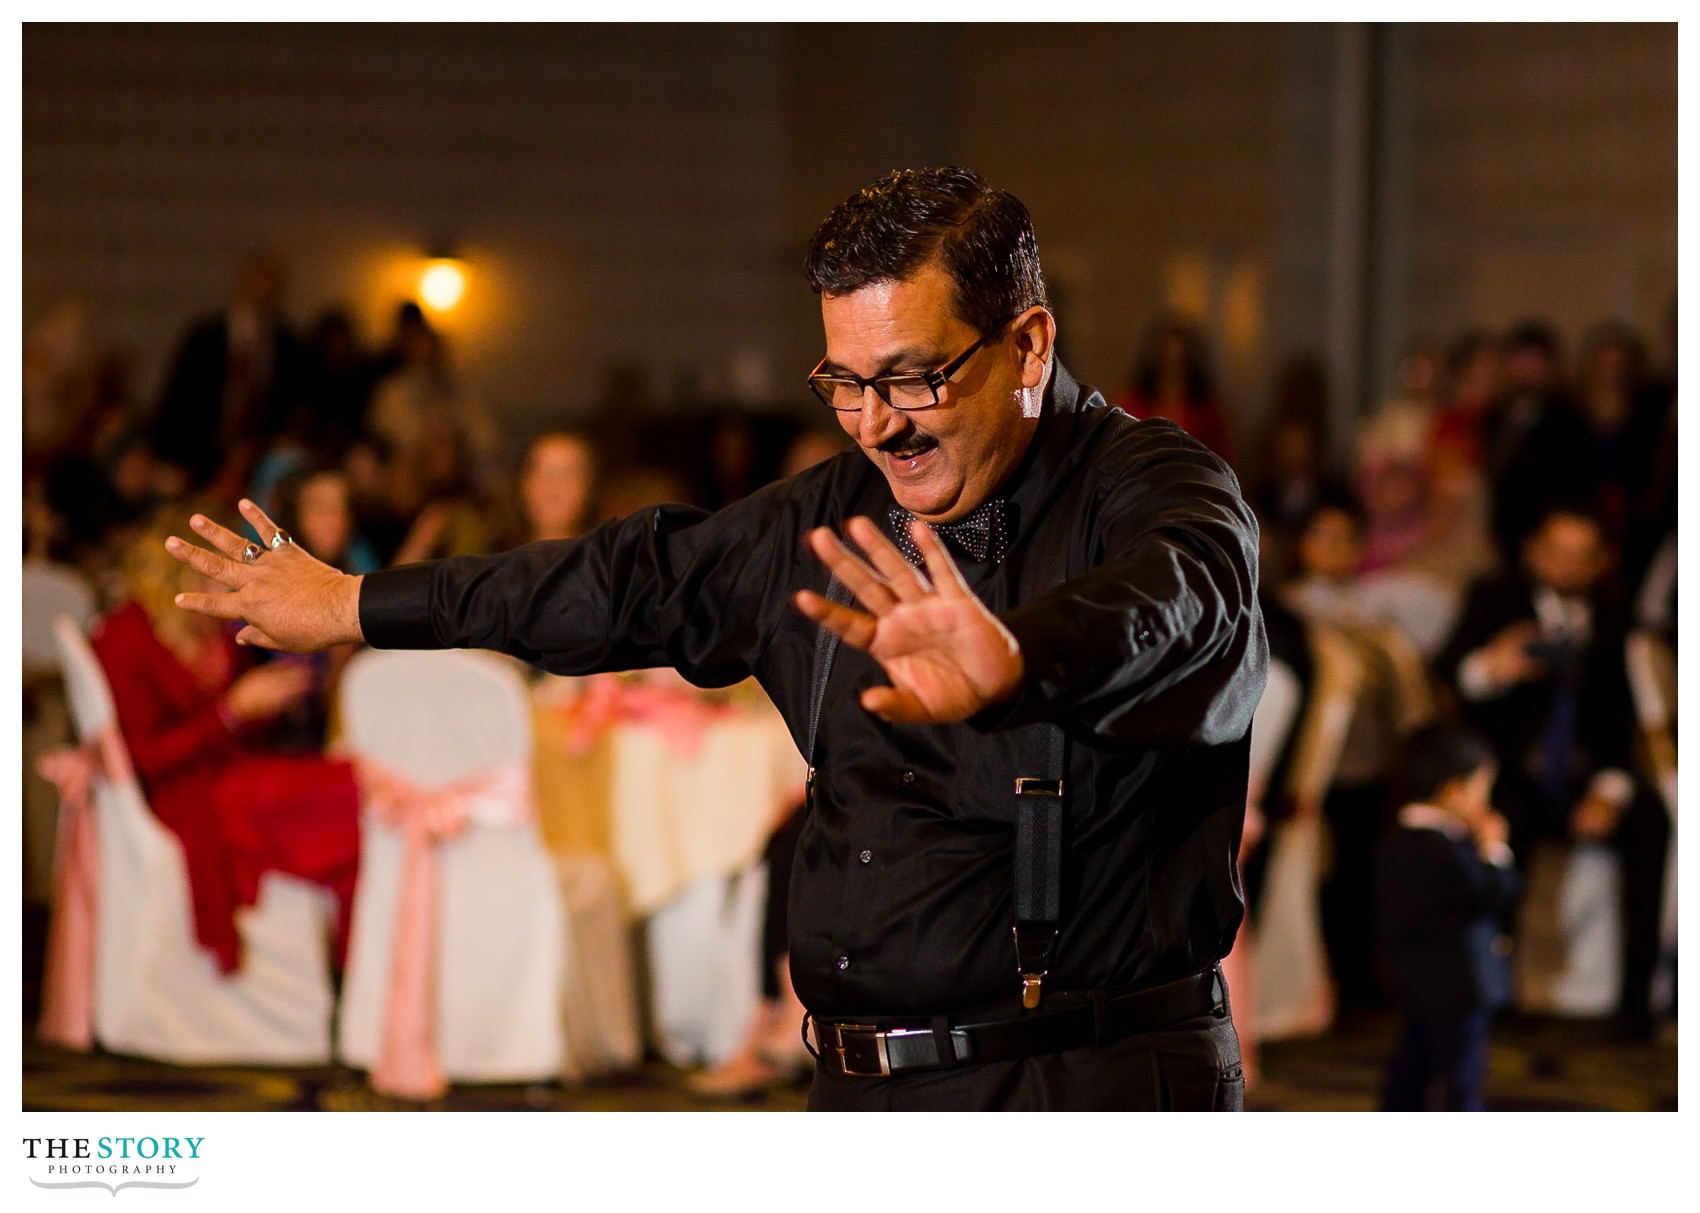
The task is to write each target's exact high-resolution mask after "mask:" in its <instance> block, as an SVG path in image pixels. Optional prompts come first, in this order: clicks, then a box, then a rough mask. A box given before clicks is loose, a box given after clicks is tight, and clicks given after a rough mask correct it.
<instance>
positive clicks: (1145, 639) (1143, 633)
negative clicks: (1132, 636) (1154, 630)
mask: <svg viewBox="0 0 1700 1213" xmlns="http://www.w3.org/2000/svg"><path fill="white" fill-rule="evenodd" d="M1139 643H1140V644H1150V643H1151V629H1150V628H1140V629H1139Z"/></svg>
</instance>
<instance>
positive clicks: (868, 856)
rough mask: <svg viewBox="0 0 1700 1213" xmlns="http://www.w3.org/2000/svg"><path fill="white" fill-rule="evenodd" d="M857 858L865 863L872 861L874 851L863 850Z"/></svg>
mask: <svg viewBox="0 0 1700 1213" xmlns="http://www.w3.org/2000/svg"><path fill="white" fill-rule="evenodd" d="M857 858H858V859H860V860H861V861H862V862H863V863H872V862H873V861H874V853H873V852H872V851H863V852H862V853H861V854H860V855H858V856H857Z"/></svg>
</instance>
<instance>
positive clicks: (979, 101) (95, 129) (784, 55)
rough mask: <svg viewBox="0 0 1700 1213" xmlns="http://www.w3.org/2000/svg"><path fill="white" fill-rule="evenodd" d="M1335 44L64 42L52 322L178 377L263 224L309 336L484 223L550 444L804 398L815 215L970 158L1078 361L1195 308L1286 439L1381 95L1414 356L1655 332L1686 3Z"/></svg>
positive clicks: (1231, 379)
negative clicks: (618, 414)
mask: <svg viewBox="0 0 1700 1213" xmlns="http://www.w3.org/2000/svg"><path fill="white" fill-rule="evenodd" d="M1338 34H1339V31H1336V30H1331V29H1330V28H1329V27H1317V26H1184V27H1169V26H1132V27H1130V26H1116V27H1098V26H1081V25H1058V26H1016V27H1012V26H995V25H985V26H961V27H952V26H913V27H905V28H903V29H902V30H900V31H899V30H893V29H891V28H888V27H879V26H830V25H810V26H791V27H772V26H756V27H744V26H712V27H678V26H666V25H656V26H646V27H629V28H628V27H619V26H614V27H608V26H600V27H567V28H544V29H535V28H526V29H502V28H495V29H485V28H474V29H455V28H445V27H429V26H421V27H406V26H402V27H381V28H380V27H369V26H353V27H313V26H300V27H284V28H275V27H253V26H246V27H231V28H208V27H189V28H185V27H113V26H76V27H69V26H29V27H27V28H26V30H25V36H24V89H23V96H24V122H23V147H24V224H23V244H24V272H23V290H24V297H23V303H24V317H25V323H26V324H28V323H30V322H32V321H34V320H36V319H38V318H39V317H40V316H42V315H43V314H44V313H45V312H46V311H47V309H48V308H49V307H51V306H52V305H53V304H54V302H55V301H57V300H60V299H63V298H77V299H80V300H82V301H83V302H84V303H85V304H86V306H87V308H88V311H89V315H90V318H91V323H92V326H93V328H94V333H95V336H96V338H97V339H98V340H100V341H103V342H104V341H109V340H110V341H117V342H121V343H122V344H124V345H125V346H126V347H128V348H129V349H130V350H131V351H132V353H133V355H134V358H135V362H136V366H137V370H138V385H139V386H140V387H141V388H142V393H143V395H144V396H146V397H150V398H151V395H152V392H153V390H154V385H155V382H156V376H157V374H158V372H159V370H160V368H161V363H162V361H163V359H164V358H165V357H166V355H167V353H168V351H169V349H170V346H171V344H172V342H173V341H174V340H175V338H176V336H177V334H178V333H179V332H180V331H181V330H182V328H183V326H184V325H185V323H186V322H187V321H188V319H189V318H190V317H191V316H192V315H193V314H195V313H196V312H198V311H201V310H204V309H206V308H209V307H211V306H213V305H215V304H216V303H217V302H218V301H219V300H220V299H221V297H222V296H223V294H224V292H225V290H226V289H227V283H228V280H229V277H230V274H231V271H232V268H233V267H234V265H235V263H236V262H237V260H238V259H239V258H240V257H241V255H242V254H243V253H244V252H245V251H246V250H248V249H250V248H253V247H255V246H257V245H268V246H271V247H273V248H275V249H276V250H277V251H279V252H280V253H281V254H282V255H283V256H284V257H285V258H286V259H287V261H288V263H289V264H290V266H291V268H292V270H293V281H292V290H291V302H292V305H293V307H292V310H293V312H294V315H295V316H296V317H297V319H298V320H300V321H302V322H305V321H306V320H307V319H309V318H310V316H311V313H312V312H313V311H314V310H316V308H317V307H318V306H320V305H321V304H324V303H327V302H330V301H334V300H343V301H347V302H349V303H351V304H352V305H354V306H355V307H356V309H357V310H358V312H359V313H360V315H361V318H362V319H363V321H364V323H365V326H366V329H367V332H368V335H369V336H373V337H375V336H377V335H378V332H379V330H380V327H381V325H382V324H384V323H385V322H386V318H387V314H388V311H389V309H390V308H391V307H392V306H393V303H394V300H395V299H396V297H397V295H398V293H399V292H400V291H402V290H405V289H406V288H407V286H408V285H409V284H410V282H411V275H412V273H413V272H414V269H415V268H416V264H417V258H418V257H419V256H420V255H422V254H423V253H424V252H425V250H426V246H427V244H428V242H430V241H432V240H434V239H437V238H439V237H443V236H447V237H453V238H455V239H457V240H458V241H459V247H460V249H461V251H462V252H463V253H464V255H465V256H466V257H467V258H468V261H469V265H470V267H471V272H472V275H473V279H472V292H471V294H470V295H469V298H468V302H467V304H466V306H465V309H464V313H463V314H462V315H461V316H459V317H458V318H457V320H456V321H455V327H454V336H455V338H456V342H457V345H458V348H459V350H460V353H461V362H462V365H463V367H464V369H465V371H466V373H467V375H468V378H469V379H470V380H471V382H472V383H473V384H474V386H475V387H476V388H477V389H478V391H479V392H480V394H482V395H483V396H485V397H486V398H487V399H488V400H490V402H491V403H492V404H493V405H494V407H495V408H496V409H497V410H498V411H499V412H500V413H502V414H504V415H506V416H509V417H511V418H513V419H514V420H513V428H514V429H515V430H516V431H517V430H522V429H524V428H527V427H529V426H531V425H534V424H538V423H540V422H542V421H545V420H548V419H551V418H557V417H561V416H563V415H565V416H574V415H582V414H583V413H584V412H585V411H586V410H588V408H589V407H590V406H591V404H592V402H593V401H594V400H595V399H596V397H597V394H598V390H599V383H600V379H601V376H602V374H603V370H604V368H605V367H606V366H607V365H608V364H609V363H610V362H614V361H618V360H636V361H638V362H639V363H640V364H642V365H643V366H644V367H645V369H646V371H647V374H648V376H649V378H650V380H651V382H652V383H653V384H654V385H655V386H656V388H657V392H658V394H659V395H660V396H662V397H663V398H665V397H666V396H668V395H669V394H670V393H672V392H673V391H674V385H676V384H679V383H682V382H685V381H694V382H695V383H696V385H697V387H696V389H695V390H696V391H698V392H699V393H708V394H714V393H718V392H721V391H737V392H741V393H742V394H744V395H748V396H761V395H771V396H775V397H777V398H779V399H781V400H784V401H788V402H794V403H795V407H797V408H798V409H799V410H800V411H806V410H807V409H808V408H809V407H810V406H809V404H808V403H807V397H806V395H805V394H804V392H803V390H802V389H801V388H800V386H799V385H798V381H799V378H800V376H801V375H802V374H803V372H804V371H806V369H807V367H808V365H809V364H810V363H811V362H812V361H813V360H814V359H815V358H816V357H818V354H819V345H820V338H819V329H818V318H817V312H816V309H815V304H814V301H813V299H812V298H811V296H810V295H809V294H808V291H807V287H806V286H805V285H804V284H803V283H802V279H801V276H800V272H799V265H800V261H801V257H802V252H803V246H804V243H805V241H806V240H807V237H808V235H809V233H810V232H811V231H812V229H813V227H814V225H815V224H816V223H817V222H818V221H819V219H820V218H821V216H822V215H823V214H824V212H825V211H826V209H827V208H828V207H830V206H831V205H832V203H834V202H836V201H837V200H838V199H839V198H842V197H843V196H844V195H846V194H847V193H849V192H850V191H851V190H852V189H854V188H856V187H857V186H858V185H860V184H863V183H864V182H866V181H867V180H868V179H870V178H872V177H873V176H874V175H876V174H878V173H879V172H882V171H884V170H885V169H887V168H890V167H893V166H895V165H899V164H917V163H935V164H936V163H945V162H961V163H968V164H972V165H974V166H976V167H977V168H979V169H980V171H982V172H983V173H985V174H986V175H987V176H988V177H989V178H991V179H992V180H993V181H994V182H996V183H998V184H1001V185H1004V186H1006V187H1008V188H1010V189H1012V190H1014V191H1015V192H1016V193H1017V194H1019V195H1021V196H1022V197H1023V198H1024V199H1025V200H1026V201H1027V203H1028V204H1029V206H1030V207H1031V209H1032V211H1033V214H1034V217H1035V221H1036V224H1037V226H1038V230H1039V237H1040V244H1041V248H1042V251H1043V253H1044V257H1045V263H1046V266H1047V270H1048V272H1049V274H1050V276H1051V279H1052V281H1053V284H1054V286H1055V289H1056V294H1057V297H1058V304H1059V308H1060V310H1061V315H1062V323H1063V341H1064V352H1065V355H1066V357H1067V358H1068V359H1069V361H1070V362H1071V364H1072V365H1073V366H1074V368H1075V370H1076V372H1077V373H1078V374H1080V375H1081V376H1082V377H1083V378H1086V379H1087V380H1088V381H1092V382H1097V383H1100V384H1108V383H1112V382H1116V381H1119V380H1120V379H1121V378H1122V377H1123V376H1125V374H1126V372H1127V370H1128V369H1129V365H1130V362H1131V357H1132V350H1133V344H1134V341H1135V339H1136V336H1137V334H1138V331H1139V329H1140V327H1141V325H1142V324H1143V322H1144V321H1145V319H1146V318H1147V317H1148V316H1149V315H1150V314H1151V313H1152V312H1153V311H1154V310H1155V309H1156V308H1158V307H1159V306H1162V305H1163V304H1165V303H1169V304H1176V305H1179V306H1182V307H1184V308H1187V309H1189V310H1193V311H1195V312H1197V313H1199V314H1201V315H1203V316H1204V317H1205V318H1206V319H1207V320H1208V321H1209V322H1210V324H1211V326H1212V329H1213V331H1214V333H1215V337H1216V353H1217V357H1218V362H1219V364H1220V370H1221V372H1222V379H1223V382H1224V385H1225V388H1226V395H1227V397H1228V401H1229V404H1230V407H1231V409H1232V410H1233V412H1234V413H1235V415H1236V419H1237V420H1238V421H1239V422H1240V429H1241V433H1242V436H1243V437H1244V438H1250V437H1252V436H1254V432H1255V428H1256V427H1255V425H1254V424H1253V423H1254V421H1255V420H1256V417H1257V414H1258V413H1259V411H1260V410H1261V409H1262V408H1263V407H1264V405H1265V403H1266V398H1267V391H1268V382H1269V377H1270V375H1271V373H1272V371H1273V368H1274V367H1275V365H1276V364H1277V363H1278V361H1279V360H1280V358H1281V357H1282V356H1283V355H1284V354H1286V353H1287V352H1289V351H1291V350H1293V349H1296V348H1302V347H1309V348H1313V349H1324V348H1325V346H1326V345H1327V343H1328V342H1329V341H1330V340H1334V341H1335V342H1336V344H1338V332H1337V331H1336V332H1335V333H1334V336H1333V337H1331V335H1330V333H1331V330H1330V317H1334V318H1335V320H1336V321H1337V320H1338V317H1339V316H1340V315H1341V311H1340V308H1341V306H1342V302H1341V300H1340V298H1339V297H1338V296H1339V293H1340V290H1339V288H1340V284H1341V283H1343V282H1347V283H1349V282H1352V281H1353V279H1352V277H1351V275H1350V274H1349V273H1346V274H1344V275H1343V274H1342V273H1341V270H1342V265H1341V257H1342V251H1341V242H1340V241H1339V240H1337V239H1335V235H1336V234H1337V233H1338V232H1339V231H1340V230H1341V229H1340V227H1339V223H1340V221H1341V214H1340V207H1341V199H1342V198H1348V197H1350V196H1352V191H1351V190H1349V189H1348V190H1345V191H1341V190H1339V189H1337V188H1336V186H1337V185H1338V184H1339V182H1338V180H1337V176H1338V174H1339V173H1340V172H1341V171H1342V166H1345V165H1349V164H1350V163H1351V162H1352V157H1351V156H1349V155H1345V154H1343V151H1342V148H1343V145H1342V143H1341V139H1342V131H1346V130H1349V129H1350V128H1351V126H1352V123H1351V122H1346V123H1344V124H1343V123H1342V122H1341V121H1340V119H1341V116H1342V114H1343V112H1344V111H1345V110H1349V109H1351V108H1353V107H1357V106H1371V105H1372V102H1373V105H1374V108H1375V112H1376V113H1377V115H1379V117H1378V118H1377V122H1379V126H1376V127H1374V131H1375V137H1374V142H1375V146H1374V147H1372V148H1371V149H1369V150H1370V153H1371V154H1370V155H1369V156H1368V157H1367V163H1369V164H1370V165H1371V167H1372V170H1373V171H1374V172H1375V173H1378V174H1380V175H1381V193H1380V194H1379V195H1378V197H1379V199H1380V201H1379V203H1378V205H1379V206H1380V207H1381V208H1382V209H1381V210H1380V211H1378V212H1377V214H1378V215H1379V216H1380V218H1379V221H1378V224H1377V225H1372V228H1371V230H1372V232H1373V233H1374V235H1375V237H1376V239H1377V240H1378V241H1379V242H1380V243H1379V244H1378V246H1377V247H1378V250H1379V256H1376V257H1372V258H1371V259H1370V261H1369V264H1370V265H1371V266H1372V267H1373V269H1374V279H1373V281H1369V282H1366V283H1364V284H1363V286H1364V289H1366V290H1370V291H1372V292H1373V293H1374V295H1375V297H1376V300H1377V305H1376V307H1375V308H1373V309H1370V310H1369V311H1366V313H1365V320H1364V321H1363V323H1364V324H1367V325H1369V326H1371V327H1375V326H1379V328H1380V329H1381V330H1383V331H1382V332H1381V334H1380V337H1379V338H1378V339H1379V340H1380V342H1381V344H1382V345H1383V346H1385V345H1386V344H1387V343H1388V342H1390V341H1394V340H1396V339H1397V338H1396V337H1395V336H1394V334H1400V335H1402V334H1403V332H1404V331H1406V330H1407V329H1409V328H1413V327H1416V328H1431V329H1434V330H1437V331H1440V332H1447V331H1450V330H1452V329H1454V328H1455V327H1457V325H1459V324H1461V323H1464V322H1483V323H1488V324H1493V325H1501V324H1504V323H1506V322H1507V321H1509V320H1511V319H1513V318H1514V317H1515V316H1517V315H1519V314H1521V313H1523V312H1525V311H1528V310H1530V309H1543V310H1546V311H1548V312H1549V313H1551V314H1552V315H1553V316H1554V317H1555V318H1556V319H1557V320H1558V321H1559V322H1560V324H1561V325H1562V326H1563V327H1564V328H1566V329H1567V330H1569V331H1572V332H1574V331H1575V330H1576V329H1578V328H1579V327H1580V326H1582V325H1584V324H1586V323H1587V322H1589V321H1590V320H1592V319H1594V318H1596V317H1598V316H1601V315H1605V314H1607V313H1616V314H1621V315H1624V316H1626V317H1627V318H1629V319H1630V320H1632V321H1635V322H1637V323H1639V324H1642V325H1645V326H1651V325H1653V324H1654V323H1655V322H1656V321H1657V320H1658V318H1659V314H1660V309H1661V307H1662V305H1663V303H1664V301H1665V300H1666V299H1667V298H1668V296H1669V295H1670V293H1671V292H1672V290H1673V289H1674V283H1675V249H1676V175H1675V174H1676V167H1675V159H1676V157H1675V131H1676V106H1675V101H1676V59H1675V33H1674V27H1671V26H1662V27H1661V26H1645V27H1598V26H1593V27H1581V28H1578V27H1530V28H1524V27H1519V28H1515V29H1508V28H1504V27H1493V26H1488V27H1477V26H1469V27H1452V26H1420V27H1397V28H1392V29H1388V28H1385V27H1384V28H1381V29H1380V30H1379V31H1378V32H1377V33H1376V35H1375V39H1374V40H1372V41H1373V42H1374V44H1375V45H1377V46H1381V47H1382V48H1383V51H1382V52H1379V53H1378V54H1377V55H1375V56H1372V57H1371V58H1370V59H1369V60H1368V62H1369V64H1370V66H1371V68H1372V69H1373V74H1372V76H1371V77H1370V78H1369V79H1368V81H1367V83H1366V82H1365V81H1363V80H1359V79H1357V78H1355V77H1354V76H1353V74H1352V71H1351V70H1347V68H1343V67H1342V63H1343V61H1342V59H1341V57H1340V51H1339V47H1340V45H1341V42H1342V40H1341V39H1340V37H1339V36H1338ZM1360 44H1361V43H1360ZM1348 67H1349V65H1348ZM1360 85H1363V87H1359V86H1360ZM1366 112H1367V111H1366ZM1346 116H1347V117H1350V116H1351V115H1349V114H1348V115H1346ZM1365 129H1369V128H1368V127H1366V128H1365ZM1384 148H1385V149H1388V151H1389V154H1387V155H1385V156H1383V155H1380V152H1381V151H1382V150H1383V149H1384ZM1394 153H1397V154H1394ZM1346 268H1348V269H1349V268H1350V267H1346ZM1331 291H1332V292H1333V294H1332V295H1331V294H1330V292H1331ZM1345 302H1346V303H1347V304H1351V303H1352V302H1353V301H1352V300H1346V301H1345ZM1349 318H1350V317H1349V316H1348V319H1349ZM1338 327H1339V326H1338V323H1336V324H1335V325H1334V329H1335V330H1338ZM1372 338H1376V334H1375V333H1371V334H1369V336H1368V337H1367V338H1366V343H1367V342H1369V341H1370V339H1372ZM1379 373H1380V368H1374V367H1372V368H1369V369H1368V370H1366V375H1367V376H1368V377H1369V379H1371V380H1374V379H1375V378H1377V377H1378V376H1379ZM684 391H685V389H683V388H681V389H680V392H681V393H683V392H684Z"/></svg>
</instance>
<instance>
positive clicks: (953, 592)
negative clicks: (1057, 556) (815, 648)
mask: <svg viewBox="0 0 1700 1213" xmlns="http://www.w3.org/2000/svg"><path fill="white" fill-rule="evenodd" d="M911 525H912V532H911V533H912V534H913V536H914V539H915V544H916V546H917V547H918V548H919V549H920V552H921V555H922V557H923V559H925V560H926V563H927V572H926V574H923V573H922V572H921V571H920V570H919V569H916V568H915V567H914V566H913V565H911V564H910V563H909V562H908V561H907V560H905V559H904V558H903V554H902V553H901V552H899V551H898V550H897V548H896V547H895V546H893V545H892V543H891V541H890V540H888V539H887V538H886V537H885V536H884V535H882V534H880V532H879V528H878V527H876V526H875V525H874V524H873V523H872V522H871V521H869V520H868V519H867V518H860V517H858V518H852V519H851V520H850V522H849V525H848V526H847V527H846V528H845V529H846V531H847V533H848V534H849V536H850V538H851V539H852V540H854V541H855V543H856V544H857V546H859V547H860V548H861V549H862V553H863V555H865V556H866V559H865V560H864V559H863V557H862V556H858V555H857V554H856V553H855V552H854V551H852V550H851V549H850V547H849V546H848V545H847V544H845V543H844V541H843V540H841V539H840V538H839V537H838V536H837V535H835V534H833V532H832V531H831V530H829V529H828V528H826V527H817V528H816V529H815V530H813V531H811V532H809V536H808V543H809V550H810V551H812V552H813V553H814V554H815V555H816V556H817V557H819V558H820V560H821V562H822V563H823V564H825V565H826V567H827V568H828V569H829V570H830V571H831V572H832V574H833V576H835V577H837V578H838V580H839V581H840V582H841V583H842V584H843V585H844V586H845V588H846V589H848V590H849V591H850V592H851V593H852V594H853V595H855V597H856V601H857V602H858V603H860V604H861V606H862V607H863V608H865V609H864V610H860V611H858V610H856V609H854V608H852V607H848V606H843V605H840V604H839V603H835V602H831V601H829V600H828V599H826V598H823V597H822V596H821V595H819V594H815V593H812V592H811V591H808V590H802V591H800V592H798V593H797V595H796V596H795V597H794V598H793V602H795V604H796V606H797V609H798V610H799V611H801V612H802V613H803V614H804V615H807V616H808V617H809V618H810V619H812V620H814V621H815V622H816V623H818V624H820V625H821V626H822V627H825V628H828V629H830V630H831V631H833V632H835V633H837V635H838V636H839V638H840V639H841V640H843V642H844V643H845V644H848V645H853V646H855V647H856V648H859V649H866V650H867V651H868V653H869V654H870V655H871V656H872V657H873V658H874V659H875V660H876V661H878V662H879V663H880V666H881V667H882V668H883V669H884V670H885V673H886V677H888V678H890V679H891V685H890V686H888V687H870V688H868V689H867V690H866V691H864V692H863V693H862V706H863V707H864V708H866V709H867V710H868V711H870V712H872V713H874V714H875V715H876V716H879V717H880V718H881V719H884V720H889V721H893V722H895V723H900V724H943V723H948V722H951V721H957V720H966V719H967V718H968V717H970V716H972V715H974V713H976V712H978V711H980V710H981V709H982V708H985V707H988V706H990V705H991V704H994V703H997V702H998V701H999V700H1002V699H1006V698H1008V697H1009V696H1010V695H1011V694H1013V693H1014V691H1015V689H1016V687H1017V686H1018V685H1019V684H1020V682H1021V674H1022V662H1021V650H1020V647H1019V646H1018V645H1017V644H1016V640H1015V637H1014V636H1013V635H1011V634H1010V632H1009V629H1008V628H1006V627H1004V626H1003V624H1002V623H1000V622H999V621H998V618H997V616H996V615H993V614H992V613H991V612H990V611H989V610H987V609H986V606H985V604H984V603H982V602H981V601H980V600H979V599H978V598H976V597H975V596H974V594H973V592H972V591H970V590H969V588H968V585H967V583H966V582H965V581H963V579H962V574H961V572H960V571H959V570H958V569H957V567H956V562H955V561H954V560H952V559H951V557H950V553H948V552H946V551H945V550H944V546H943V544H941V543H940V541H939V539H938V537H937V536H935V535H934V534H933V530H932V528H931V527H929V526H928V525H927V524H926V523H924V522H920V521H916V522H914V523H912V524H911Z"/></svg>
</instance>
